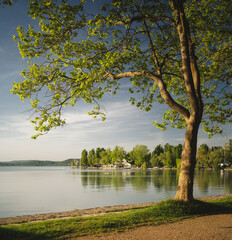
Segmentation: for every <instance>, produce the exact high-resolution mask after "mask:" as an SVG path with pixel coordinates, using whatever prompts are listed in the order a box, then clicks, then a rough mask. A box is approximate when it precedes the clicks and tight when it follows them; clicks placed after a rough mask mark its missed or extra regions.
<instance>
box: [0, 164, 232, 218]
mask: <svg viewBox="0 0 232 240" xmlns="http://www.w3.org/2000/svg"><path fill="white" fill-rule="evenodd" d="M178 174H179V172H178V171H177V170H161V169H154V170H81V169H72V168H70V167H0V218H3V217H11V216H21V215H28V214H37V213H48V212H58V211H69V210H74V209H86V208H94V207H101V206H111V205H122V204H133V203H144V202H154V201H160V200H164V199H167V198H172V197H174V195H175V192H176V189H177V183H178ZM231 183H232V171H206V170H205V171H196V172H195V180H194V196H195V197H204V196H212V195H221V194H229V193H232V184H231Z"/></svg>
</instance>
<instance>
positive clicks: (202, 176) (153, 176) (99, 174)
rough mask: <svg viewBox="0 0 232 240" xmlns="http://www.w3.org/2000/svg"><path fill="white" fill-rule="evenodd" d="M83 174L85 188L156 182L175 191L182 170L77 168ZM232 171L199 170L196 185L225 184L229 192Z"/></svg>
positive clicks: (140, 187)
mask: <svg viewBox="0 0 232 240" xmlns="http://www.w3.org/2000/svg"><path fill="white" fill-rule="evenodd" d="M73 174H80V175H81V183H82V186H83V187H84V188H86V187H89V188H92V189H101V190H103V189H106V188H107V189H109V188H113V189H114V190H115V191H119V190H121V189H122V188H125V187H127V186H132V187H133V189H134V190H135V191H140V192H146V190H147V189H149V188H151V187H152V186H153V187H154V188H155V189H156V191H157V192H162V191H173V190H175V189H176V188H177V184H178V178H179V171H178V170H159V169H157V170H116V171H104V170H100V171H97V170H92V171H90V170H86V171H85V170H82V171H79V172H73ZM231 182H232V172H231V171H220V172H218V171H204V170H202V171H196V172H195V178H194V187H195V189H196V190H198V191H199V192H201V193H207V192H209V191H212V189H215V190H217V188H218V189H220V188H221V187H222V186H223V188H224V189H225V190H226V191H228V192H229V193H231V192H232V184H230V183H231Z"/></svg>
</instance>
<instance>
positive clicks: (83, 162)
mask: <svg viewBox="0 0 232 240" xmlns="http://www.w3.org/2000/svg"><path fill="white" fill-rule="evenodd" d="M80 164H81V166H84V167H86V166H88V152H87V151H86V150H85V149H84V150H83V151H82V153H81V161H80Z"/></svg>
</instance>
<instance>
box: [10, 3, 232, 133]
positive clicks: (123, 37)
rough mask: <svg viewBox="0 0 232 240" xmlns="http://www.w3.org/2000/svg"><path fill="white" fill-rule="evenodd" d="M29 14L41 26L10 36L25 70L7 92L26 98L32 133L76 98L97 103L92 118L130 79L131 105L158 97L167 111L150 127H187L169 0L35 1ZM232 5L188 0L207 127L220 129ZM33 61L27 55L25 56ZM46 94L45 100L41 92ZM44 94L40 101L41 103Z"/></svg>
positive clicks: (226, 114) (52, 123) (226, 116)
mask: <svg viewBox="0 0 232 240" xmlns="http://www.w3.org/2000/svg"><path fill="white" fill-rule="evenodd" d="M28 4H29V9H30V10H29V13H28V14H29V16H31V17H32V18H33V19H36V20H38V22H39V26H38V27H37V26H36V27H33V26H32V25H29V27H28V28H27V29H26V30H25V29H24V28H23V27H21V26H19V27H18V29H17V31H18V34H17V36H14V39H15V40H16V41H17V43H18V48H19V51H20V53H21V56H22V57H23V58H26V59H28V67H27V69H25V70H23V71H22V72H21V75H22V76H23V77H24V81H23V82H20V83H14V86H13V89H12V92H13V93H14V94H17V95H19V96H20V98H21V99H22V100H24V99H26V98H29V99H31V105H32V107H33V108H34V109H35V119H34V120H33V121H32V123H33V124H35V130H36V131H37V132H38V134H37V135H35V136H34V138H36V137H37V136H38V135H40V134H43V133H46V132H48V131H49V130H50V129H51V128H53V127H56V126H62V125H64V124H65V120H64V119H62V116H61V114H62V109H63V107H64V106H66V105H70V106H74V105H75V104H76V103H77V101H79V100H84V101H85V102H87V103H95V107H94V109H93V111H92V112H90V113H89V114H92V115H93V116H95V117H96V116H98V115H100V116H101V117H102V119H103V120H105V114H104V112H103V111H102V108H101V106H100V105H99V100H100V99H101V98H102V97H103V96H104V94H105V93H112V94H116V93H117V91H118V90H119V88H120V81H119V80H120V79H122V78H123V79H126V80H127V81H129V82H130V83H131V87H130V88H129V89H128V90H129V91H130V93H131V94H132V97H131V104H132V105H136V106H137V107H139V108H141V109H143V110H145V111H149V110H150V109H151V108H152V104H153V103H154V102H155V101H157V102H159V103H161V104H164V103H166V104H168V105H169V106H170V108H171V109H170V110H168V111H166V112H165V113H164V115H163V122H162V123H157V122H155V123H154V125H156V126H157V127H159V128H161V129H163V130H166V127H167V125H170V126H171V127H176V128H185V127H186V117H185V116H188V115H189V114H190V113H191V104H190V101H189V98H188V93H187V91H186V86H185V82H184V77H183V71H182V61H181V60H182V59H181V47H180V41H179V37H178V32H177V24H176V23H177V19H176V17H175V15H174V13H173V9H172V6H171V4H170V3H169V1H167V0H153V1H149V0H142V1H141V0H125V1H119V0H112V2H110V1H106V2H105V3H104V4H103V5H102V7H101V9H97V10H96V9H95V8H96V6H97V4H96V2H91V1H83V0H82V1H81V2H79V4H76V1H68V0H57V1H50V0H34V1H31V2H29V3H28ZM231 8H232V6H231V1H230V0H202V1H198V0H192V1H190V0H189V1H186V3H185V13H186V17H187V19H188V21H189V24H190V33H191V37H192V42H193V43H194V48H195V54H196V57H197V63H198V67H199V70H200V74H201V85H200V87H201V91H202V98H203V102H204V116H203V119H202V122H203V128H204V131H206V132H208V133H209V134H210V136H212V135H213V134H214V133H221V132H222V130H221V129H220V124H225V123H231V121H232V118H231V111H232V110H231V108H230V107H229V106H230V102H231V99H232V94H231V86H232V84H231V76H232V70H231V62H232V48H231V46H232V41H231V40H232V28H231V26H232V23H231V21H232V18H231V12H232V9H231ZM30 59H31V60H30ZM44 97H46V98H44ZM44 99H45V101H44Z"/></svg>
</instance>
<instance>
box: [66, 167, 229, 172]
mask: <svg viewBox="0 0 232 240" xmlns="http://www.w3.org/2000/svg"><path fill="white" fill-rule="evenodd" d="M71 168H72V169H90V170H179V168H174V167H173V168H167V167H153V168H139V167H134V168H124V167H73V166H72V167H71ZM195 170H208V171H213V169H212V168H195ZM218 170H222V171H224V170H225V171H231V170H232V168H224V169H218ZM218 170H215V171H218Z"/></svg>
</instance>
